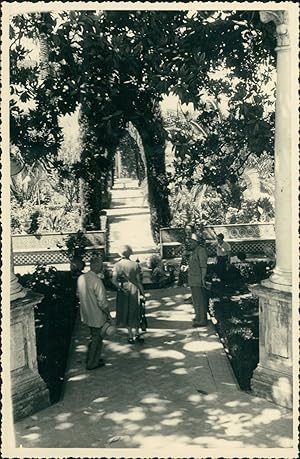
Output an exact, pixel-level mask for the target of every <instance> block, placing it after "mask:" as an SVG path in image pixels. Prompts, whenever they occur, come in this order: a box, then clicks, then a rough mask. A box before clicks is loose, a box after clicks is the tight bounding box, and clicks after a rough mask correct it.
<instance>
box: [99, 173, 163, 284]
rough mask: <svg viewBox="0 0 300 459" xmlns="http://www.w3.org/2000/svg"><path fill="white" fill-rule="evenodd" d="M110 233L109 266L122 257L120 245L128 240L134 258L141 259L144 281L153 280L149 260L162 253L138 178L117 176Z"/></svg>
mask: <svg viewBox="0 0 300 459" xmlns="http://www.w3.org/2000/svg"><path fill="white" fill-rule="evenodd" d="M107 217H108V226H109V237H108V257H107V263H106V265H107V267H108V269H110V268H112V266H113V264H114V263H115V262H116V261H117V260H118V259H119V258H120V256H119V249H120V247H121V246H122V245H124V244H128V245H130V246H131V247H132V249H133V252H134V253H133V255H132V257H131V259H132V260H136V259H138V260H139V262H140V266H141V268H142V271H143V283H144V284H145V285H146V284H150V283H151V279H150V270H149V269H148V268H147V260H148V259H149V257H150V256H151V254H155V253H157V254H158V253H159V249H158V247H157V246H156V244H155V243H154V241H153V237H152V234H151V228H150V210H149V206H148V200H147V198H145V194H144V191H143V189H142V187H139V185H138V181H137V180H132V179H127V178H121V179H115V184H114V187H113V189H112V201H111V208H110V209H108V211H107Z"/></svg>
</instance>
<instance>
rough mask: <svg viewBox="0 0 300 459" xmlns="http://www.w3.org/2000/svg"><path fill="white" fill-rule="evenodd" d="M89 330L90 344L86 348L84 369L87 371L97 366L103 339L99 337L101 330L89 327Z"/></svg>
mask: <svg viewBox="0 0 300 459" xmlns="http://www.w3.org/2000/svg"><path fill="white" fill-rule="evenodd" d="M89 329H90V334H91V337H90V342H89V346H88V353H87V361H86V367H87V368H88V369H90V368H95V367H97V366H98V365H99V360H100V358H101V351H102V345H103V339H102V336H101V328H96V327H89Z"/></svg>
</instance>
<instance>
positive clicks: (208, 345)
mask: <svg viewBox="0 0 300 459" xmlns="http://www.w3.org/2000/svg"><path fill="white" fill-rule="evenodd" d="M220 347H221V345H220V344H219V343H218V342H214V341H212V342H207V341H199V340H197V341H196V340H195V341H190V342H188V343H186V344H184V346H183V349H184V350H185V351H189V352H209V351H214V350H215V349H220Z"/></svg>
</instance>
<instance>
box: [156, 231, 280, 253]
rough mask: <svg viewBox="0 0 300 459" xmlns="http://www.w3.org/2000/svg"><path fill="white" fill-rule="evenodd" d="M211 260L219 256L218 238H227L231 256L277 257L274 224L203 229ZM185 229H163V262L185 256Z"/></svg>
mask: <svg viewBox="0 0 300 459" xmlns="http://www.w3.org/2000/svg"><path fill="white" fill-rule="evenodd" d="M204 232H205V237H206V242H207V250H208V254H209V256H211V257H213V256H215V255H216V250H215V241H216V235H217V234H219V233H223V234H224V238H225V240H226V241H227V242H229V244H230V245H231V254H232V255H233V256H234V255H237V253H238V252H245V253H246V255H247V256H268V257H269V256H270V255H272V254H274V253H275V230H274V224H273V223H247V224H245V223H238V224H228V225H208V226H206V227H204ZM184 237H185V234H184V229H183V228H179V227H169V228H161V230H160V249H161V257H162V258H176V257H181V256H182V252H183V242H184Z"/></svg>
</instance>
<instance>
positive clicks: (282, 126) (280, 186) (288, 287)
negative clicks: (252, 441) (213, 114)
mask: <svg viewBox="0 0 300 459" xmlns="http://www.w3.org/2000/svg"><path fill="white" fill-rule="evenodd" d="M260 18H261V21H262V22H264V23H267V22H269V21H274V22H275V25H276V34H277V48H276V51H277V87H276V113H275V235H276V267H275V269H274V272H273V274H272V276H271V277H270V278H269V279H268V280H266V281H263V282H262V283H261V285H257V286H253V287H252V289H251V290H252V292H253V293H254V294H255V295H257V296H258V297H259V323H260V330H259V364H258V366H257V368H256V369H255V371H254V373H253V378H252V381H251V387H252V391H253V392H254V394H256V395H258V396H261V397H264V398H266V399H268V400H271V401H273V402H275V403H277V404H278V405H281V406H285V407H288V408H291V407H292V392H293V390H292V388H293V381H292V328H293V327H292V323H293V322H292V293H291V292H292V199H291V177H292V167H291V163H292V147H291V86H292V84H291V83H292V79H291V45H290V37H289V24H288V19H289V17H288V11H286V10H284V11H280V10H276V11H261V12H260Z"/></svg>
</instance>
